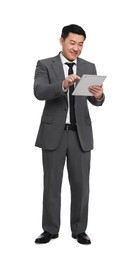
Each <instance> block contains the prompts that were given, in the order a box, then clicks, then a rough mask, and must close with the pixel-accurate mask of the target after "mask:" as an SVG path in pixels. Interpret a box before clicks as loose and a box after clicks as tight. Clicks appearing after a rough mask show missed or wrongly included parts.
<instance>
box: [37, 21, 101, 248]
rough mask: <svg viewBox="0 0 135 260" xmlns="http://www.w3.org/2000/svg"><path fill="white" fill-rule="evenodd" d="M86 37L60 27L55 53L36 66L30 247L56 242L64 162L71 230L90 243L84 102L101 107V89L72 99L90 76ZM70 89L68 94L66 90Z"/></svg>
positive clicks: (89, 139)
mask: <svg viewBox="0 0 135 260" xmlns="http://www.w3.org/2000/svg"><path fill="white" fill-rule="evenodd" d="M85 39H86V33H85V31H84V30H83V28H82V27H80V26H78V25H75V24H70V25H67V26H65V27H63V29H62V33H61V38H60V44H61V47H62V50H61V52H60V53H59V54H58V55H57V56H55V57H52V58H48V59H43V60H39V61H38V62H37V66H36V71H35V81H34V95H35V97H36V98H37V99H38V100H45V107H44V110H43V114H42V117H41V123H40V127H39V132H38V135H37V139H36V144H35V145H36V146H37V147H40V148H42V160H43V169H44V192H43V216H42V227H43V231H44V232H43V233H42V234H41V235H40V236H39V237H38V238H37V239H36V240H35V243H47V242H49V241H50V240H51V239H53V238H57V237H58V235H59V228H60V206H61V185H62V176H63V168H64V164H65V159H66V158H67V170H68V177H69V183H70V189H71V217H70V223H71V232H72V237H73V238H75V239H77V241H78V242H79V243H81V244H90V243H91V240H90V238H89V236H88V235H87V234H86V233H85V231H86V228H87V220H88V202H89V172H90V158H91V150H92V149H93V133H92V125H91V119H90V115H89V111H88V106H87V101H89V102H90V103H91V104H92V105H95V106H101V105H102V104H103V102H104V99H105V96H104V93H103V86H102V85H101V86H91V87H89V91H90V92H91V93H92V94H93V96H87V97H86V96H73V95H72V93H71V92H72V91H73V88H74V87H75V86H76V84H77V82H79V80H80V78H81V77H82V75H83V74H96V67H95V65H94V64H93V63H91V62H88V61H86V60H83V59H81V58H79V55H80V54H81V52H82V49H83V44H84V41H85ZM71 89H72V90H71Z"/></svg>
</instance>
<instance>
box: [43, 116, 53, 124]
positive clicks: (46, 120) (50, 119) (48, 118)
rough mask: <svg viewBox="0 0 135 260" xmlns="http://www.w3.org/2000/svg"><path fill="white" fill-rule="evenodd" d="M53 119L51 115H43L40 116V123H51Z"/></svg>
mask: <svg viewBox="0 0 135 260" xmlns="http://www.w3.org/2000/svg"><path fill="white" fill-rule="evenodd" d="M52 121H53V117H52V116H51V115H43V116H42V118H41V122H42V123H47V124H51V123H52Z"/></svg>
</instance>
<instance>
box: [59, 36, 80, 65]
mask: <svg viewBox="0 0 135 260" xmlns="http://www.w3.org/2000/svg"><path fill="white" fill-rule="evenodd" d="M83 43H84V36H83V35H79V34H76V33H69V35H68V37H67V38H66V39H65V40H64V39H63V38H60V44H61V46H62V54H63V56H64V57H65V58H66V59H67V60H70V61H73V60H75V59H76V58H77V57H78V56H79V55H80V54H81V52H82V48H83Z"/></svg>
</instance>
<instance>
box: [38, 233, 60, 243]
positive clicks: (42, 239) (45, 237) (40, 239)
mask: <svg viewBox="0 0 135 260" xmlns="http://www.w3.org/2000/svg"><path fill="white" fill-rule="evenodd" d="M57 237H58V234H50V233H49V232H47V231H45V232H43V233H42V234H41V235H40V236H39V237H38V238H36V240H35V243H36V244H44V243H48V242H49V241H50V240H51V239H52V238H57Z"/></svg>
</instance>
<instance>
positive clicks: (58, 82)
mask: <svg viewBox="0 0 135 260" xmlns="http://www.w3.org/2000/svg"><path fill="white" fill-rule="evenodd" d="M83 74H96V67H95V65H94V64H93V63H90V62H88V61H86V60H83V59H81V58H77V75H78V76H80V77H82V75H83ZM64 78H65V76H64V70H63V65H62V63H61V59H60V56H59V55H57V56H55V57H52V58H48V59H43V60H39V61H38V62H37V66H36V71H35V81H34V95H35V97H36V98H37V99H39V100H45V106H44V110H43V114H42V117H41V123H40V127H39V131H38V135H37V139H36V143H35V145H36V146H38V147H41V148H44V149H47V150H54V149H56V148H57V146H58V145H59V142H60V140H61V138H62V134H63V130H64V126H65V122H66V116H67V111H68V101H67V93H65V92H64V91H63V90H62V82H63V80H64ZM87 100H88V101H89V102H90V103H92V104H93V105H95V106H101V105H102V104H103V102H104V97H103V99H102V100H100V101H99V100H96V99H95V98H94V97H93V96H89V97H85V96H75V115H76V124H77V132H78V137H79V141H80V145H81V147H82V149H83V151H89V150H91V149H93V133H92V125H91V119H90V115H89V111H88V105H87Z"/></svg>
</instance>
